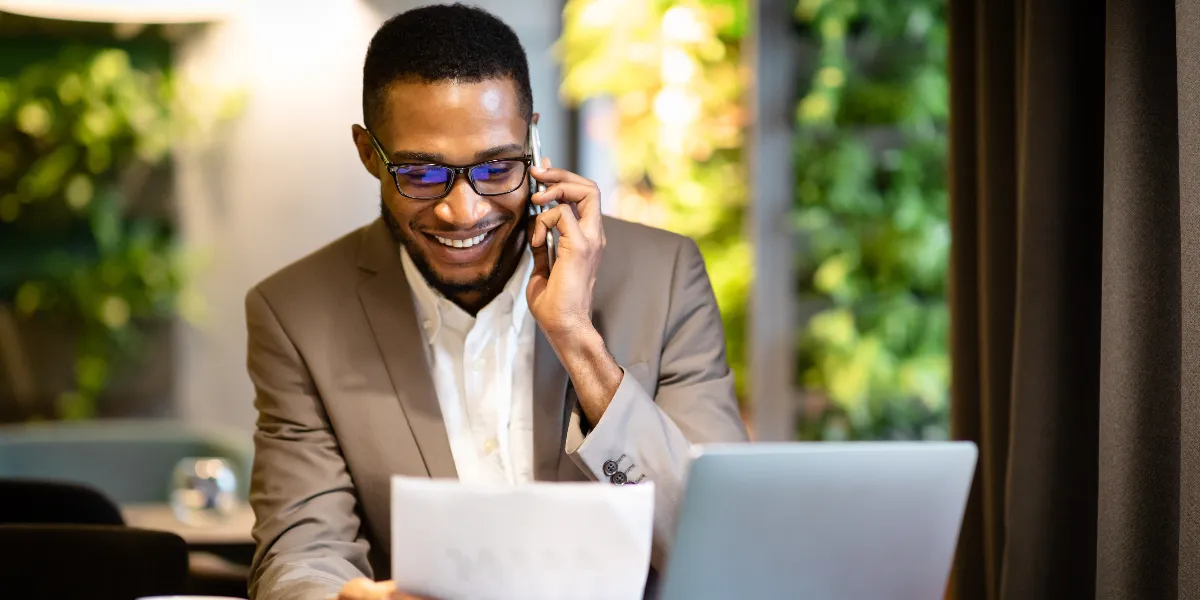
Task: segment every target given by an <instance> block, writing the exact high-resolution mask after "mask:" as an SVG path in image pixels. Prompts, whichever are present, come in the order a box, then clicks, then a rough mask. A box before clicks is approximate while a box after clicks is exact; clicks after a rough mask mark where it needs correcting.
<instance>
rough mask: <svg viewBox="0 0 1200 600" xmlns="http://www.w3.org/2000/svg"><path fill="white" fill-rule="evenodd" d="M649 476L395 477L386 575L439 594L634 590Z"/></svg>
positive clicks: (648, 521) (620, 596)
mask: <svg viewBox="0 0 1200 600" xmlns="http://www.w3.org/2000/svg"><path fill="white" fill-rule="evenodd" d="M653 521H654V484H653V483H650V482H647V483H642V484H638V485H609V484H606V483H541V482H538V483H530V484H523V485H518V486H510V485H497V486H491V485H478V484H464V483H460V482H458V481H455V480H448V479H424V478H420V479H414V478H408V477H399V476H397V477H393V478H392V578H393V579H394V580H395V581H396V587H397V588H399V589H401V590H403V591H405V592H408V593H412V594H420V595H424V596H429V597H433V598H438V599H439V600H460V599H470V600H542V599H545V600H565V599H567V598H571V599H581V600H582V599H593V598H594V599H596V600H639V599H640V598H641V597H642V593H643V588H644V587H645V584H646V574H647V570H648V569H649V568H650V540H651V536H652V531H653Z"/></svg>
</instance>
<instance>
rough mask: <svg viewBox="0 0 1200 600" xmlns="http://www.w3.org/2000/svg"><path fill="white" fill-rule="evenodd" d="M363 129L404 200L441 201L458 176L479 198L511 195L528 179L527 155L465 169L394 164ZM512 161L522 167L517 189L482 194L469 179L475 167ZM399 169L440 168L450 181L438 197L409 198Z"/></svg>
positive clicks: (528, 162)
mask: <svg viewBox="0 0 1200 600" xmlns="http://www.w3.org/2000/svg"><path fill="white" fill-rule="evenodd" d="M363 129H364V130H366V132H367V136H368V137H370V138H371V145H372V146H374V147H375V152H376V153H377V154H379V160H381V161H383V166H384V170H386V171H387V172H388V173H389V174H390V175H391V176H392V184H394V185H395V186H396V191H397V192H399V194H400V195H401V196H404V197H405V198H408V199H410V200H441V199H442V198H445V197H446V196H449V195H450V191H451V190H453V189H454V182H455V181H457V180H458V177H459V175H462V176H464V177H466V178H467V185H469V186H471V190H472V191H474V192H475V193H476V194H479V195H480V196H504V195H506V194H511V193H513V192H515V191H517V190H519V189H521V183H524V182H525V180H527V179H528V178H529V167H530V165H532V164H533V156H531V155H529V154H526V155H524V156H517V157H513V158H493V159H491V160H485V161H483V162H478V163H475V164H473V165H467V166H465V167H456V166H454V165H444V164H441V163H436V162H415V163H394V162H392V161H390V160H388V157H387V151H385V150H384V149H383V144H380V143H379V139H378V138H376V137H375V133H374V132H372V131H371V130H370V129H367V128H366V127H364V128H363ZM512 161H516V162H519V163H521V165H522V167H523V169H522V173H521V178H520V179H519V181H520V182H521V183H518V184H517V187H515V188H513V189H511V190H508V191H507V192H495V193H484V192H481V191H479V188H478V187H475V178H474V177H471V170H472V169H475V168H476V167H482V166H484V165H488V164H491V163H496V162H512ZM400 167H441V168H443V169H446V170H448V171H450V180H449V181H447V182H446V191H444V192H442V193H441V194H440V195H438V196H429V197H426V198H418V197H416V196H409V195H408V194H405V193H404V190H402V189H400V180H399V179H398V178H397V177H396V171H395V169H399V168H400Z"/></svg>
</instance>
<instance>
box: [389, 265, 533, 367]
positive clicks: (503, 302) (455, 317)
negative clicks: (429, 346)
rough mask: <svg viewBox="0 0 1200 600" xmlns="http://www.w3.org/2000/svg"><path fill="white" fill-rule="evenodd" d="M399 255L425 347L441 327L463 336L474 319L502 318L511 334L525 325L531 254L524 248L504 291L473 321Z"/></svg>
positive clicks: (531, 267) (527, 308)
mask: <svg viewBox="0 0 1200 600" xmlns="http://www.w3.org/2000/svg"><path fill="white" fill-rule="evenodd" d="M399 252H400V258H401V262H402V263H403V264H404V276H405V278H407V279H408V285H409V287H410V288H411V289H412V294H413V300H414V304H416V309H417V317H418V320H419V321H420V323H421V328H422V330H423V331H424V332H425V339H426V340H427V341H428V342H429V343H433V341H434V340H435V339H436V338H437V335H438V333H439V332H440V331H441V329H442V327H443V325H445V326H446V327H449V328H453V329H458V330H461V331H462V333H463V334H464V335H465V334H466V332H467V331H468V330H470V328H471V327H472V326H473V325H474V324H475V321H476V318H477V317H478V318H490V319H497V318H504V319H507V320H508V322H509V325H510V326H511V327H512V330H513V331H514V332H520V331H521V327H522V325H524V323H525V315H526V314H527V313H528V312H529V303H528V301H527V299H526V297H525V289H526V288H527V287H528V286H529V277H530V275H531V274H532V273H533V253H532V252H531V251H530V250H529V248H528V247H526V248H524V249H523V250H522V251H521V257H520V259H519V260H518V262H517V268H516V270H515V271H513V274H512V277H510V278H509V280H508V282H507V283H505V284H504V289H503V290H501V292H500V294H499V295H497V296H496V297H495V298H493V299H492V301H491V302H489V303H488V304H487V306H484V307H483V309H481V310H480V311H479V314H478V315H477V317H472V316H471V315H470V314H468V313H467V312H466V311H464V310H463V309H462V308H460V307H459V306H458V305H457V304H455V303H454V302H451V301H450V300H449V299H448V298H446V297H445V296H443V295H442V293H441V292H439V291H437V290H436V289H434V288H433V286H431V285H429V282H428V281H426V280H425V276H424V275H422V274H421V271H420V269H417V265H416V263H414V262H413V260H412V257H410V256H409V255H408V251H407V250H405V249H404V247H403V246H400V248H399Z"/></svg>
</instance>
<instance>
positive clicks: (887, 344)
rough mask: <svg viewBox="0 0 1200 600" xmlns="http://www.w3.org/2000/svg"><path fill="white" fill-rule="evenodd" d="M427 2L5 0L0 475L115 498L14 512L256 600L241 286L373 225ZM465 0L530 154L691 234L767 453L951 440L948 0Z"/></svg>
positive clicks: (0, 49)
mask: <svg viewBox="0 0 1200 600" xmlns="http://www.w3.org/2000/svg"><path fill="white" fill-rule="evenodd" d="M421 4H424V2H415V1H413V2H410V1H401V0H322V1H320V2H317V1H304V0H301V1H297V0H291V1H285V0H256V1H253V2H251V1H248V0H245V1H243V0H186V1H183V0H177V1H171V2H163V1H160V2H155V1H150V0H37V1H35V0H0V481H3V480H5V479H6V478H9V479H11V478H22V477H36V478H44V479H54V480H58V481H66V482H73V483H78V484H82V485H85V486H87V489H89V490H95V491H98V492H99V493H100V496H101V497H100V498H99V499H98V500H97V501H96V502H97V503H96V505H95V506H96V507H98V508H96V509H95V510H93V511H90V512H89V511H85V510H81V509H80V508H79V506H80V505H79V504H71V506H72V507H73V508H71V510H69V511H66V512H63V513H60V514H50V513H52V512H53V510H52V507H53V506H55V504H54V503H53V502H43V501H37V502H31V501H27V502H25V503H24V504H19V503H20V502H21V499H22V498H26V499H27V500H28V498H43V499H44V498H45V497H51V496H53V497H59V496H56V495H55V494H58V493H59V492H61V491H62V490H59V491H58V492H56V491H54V490H53V489H51V490H50V491H47V490H46V489H43V488H39V489H37V490H33V491H30V490H28V489H26V490H24V491H21V490H20V489H17V488H8V489H7V491H0V498H8V500H9V502H10V504H8V505H6V506H7V508H5V507H4V506H0V510H7V511H9V513H6V516H5V522H12V521H14V520H15V521H17V522H21V519H22V518H24V519H26V520H28V521H38V520H39V519H40V520H42V521H46V522H50V523H59V522H62V520H63V519H79V518H82V517H80V516H79V515H81V514H90V515H92V517H91V518H92V519H93V520H90V521H88V522H91V523H101V524H105V523H107V524H112V525H120V524H131V525H135V526H138V527H143V528H146V529H151V530H166V531H171V532H174V533H175V534H178V536H180V538H182V540H183V541H184V542H186V548H185V550H186V552H187V553H188V556H189V558H187V559H186V560H185V561H184V563H181V564H184V566H183V567H179V566H178V565H176V566H175V567H172V568H177V569H178V568H186V569H187V572H188V573H189V582H190V583H189V588H188V591H193V592H215V593H222V594H226V595H235V596H241V595H243V594H244V593H245V575H246V570H245V565H247V564H248V562H249V556H250V553H251V552H252V550H253V545H252V540H251V539H250V538H249V527H250V525H251V524H252V522H253V515H252V514H250V512H249V510H248V508H247V506H246V504H245V493H246V484H247V480H248V473H249V463H250V459H251V452H252V450H251V444H250V439H251V438H250V436H251V433H252V432H253V428H254V421H255V412H254V408H253V405H252V399H253V390H252V387H251V384H250V381H249V379H248V377H247V375H246V371H245V358H246V356H245V347H246V331H245V320H244V313H243V299H244V295H245V293H246V291H247V290H248V289H249V288H250V287H251V286H253V285H254V284H255V283H257V282H258V281H259V280H261V279H262V278H263V277H265V276H267V275H269V274H271V273H272V272H274V271H275V270H277V269H279V268H280V267H282V266H284V265H286V264H288V263H290V262H292V261H294V260H296V259H298V258H300V257H302V256H303V255H305V254H307V253H308V252H311V251H312V250H314V249H316V248H318V247H320V246H322V245H324V244H325V243H327V242H329V241H331V240H333V239H335V238H337V237H339V236H341V235H342V234H344V233H346V232H348V231H350V230H351V229H354V228H356V227H359V226H361V225H363V224H366V223H368V222H369V221H371V220H372V219H374V218H375V216H376V215H377V212H378V188H377V183H376V182H375V181H374V180H372V179H371V178H370V177H368V176H367V175H366V174H365V173H363V172H362V169H361V166H360V165H359V163H358V160H357V158H356V155H355V152H354V150H353V148H352V144H351V138H350V126H351V124H353V123H355V122H359V121H361V104H360V102H361V66H362V60H363V56H364V54H365V51H366V46H367V43H368V41H369V40H370V38H371V36H372V35H373V33H374V32H375V30H376V28H377V27H378V26H379V25H380V24H382V22H383V21H384V20H385V19H387V18H388V17H389V16H391V15H393V14H395V13H397V12H400V11H403V10H406V9H409V8H413V7H415V6H418V5H421ZM476 4H478V5H480V6H483V7H484V8H487V9H489V10H491V11H493V12H494V13H495V14H497V15H498V16H500V17H501V18H502V19H504V20H505V21H506V22H507V23H509V24H510V25H511V26H512V27H513V28H514V29H515V30H516V32H517V34H518V35H519V36H520V38H521V39H522V41H523V43H524V45H525V48H526V51H527V53H528V55H529V63H530V70H531V76H532V84H533V91H534V102H535V108H536V110H538V111H539V112H540V113H541V132H542V138H543V144H544V146H545V149H546V154H547V155H549V156H550V157H552V158H553V160H554V161H555V163H556V164H557V165H559V166H565V167H567V168H570V169H572V170H575V171H577V172H579V173H581V174H583V175H584V176H586V177H588V178H591V179H593V180H595V181H597V182H598V183H599V184H600V185H601V188H602V190H603V193H604V201H603V202H604V210H605V211H606V212H607V213H609V214H612V215H616V216H619V217H622V218H625V219H630V220H634V221H640V222H644V223H648V224H651V225H655V226H658V227H663V228H666V229H670V230H673V231H676V232H679V233H682V234H686V235H688V236H690V237H692V238H694V239H695V240H696V241H697V242H698V243H699V246H700V248H701V250H702V252H703V254H704V257H705V259H706V262H707V266H708V269H709V274H710V277H711V279H712V282H713V285H714V288H715V291H716V294H717V297H718V302H719V304H720V308H721V311H722V315H723V318H724V321H725V326H726V333H727V338H728V350H729V360H730V363H731V365H732V367H733V369H734V371H735V374H736V378H737V390H738V394H739V399H740V401H741V404H742V406H743V409H744V415H745V418H746V421H747V424H748V426H749V427H750V429H751V431H752V435H753V436H754V437H755V438H756V439H760V440H785V439H805V440H841V439H944V438H946V437H947V428H948V415H947V404H948V362H947V356H946V354H947V334H948V332H947V329H948V315H947V309H946V301H945V288H946V286H945V279H946V269H947V255H948V249H949V229H948V225H947V211H946V201H947V193H946V151H947V144H946V120H947V104H948V99H947V95H948V90H947V81H946V51H947V49H946V43H947V39H946V24H945V9H944V6H943V0H799V1H798V2H797V1H795V0H787V1H779V0H755V1H751V0H565V1H564V0H484V1H480V2H476ZM67 493H68V496H69V495H70V493H74V492H70V490H68V492H67ZM22 494H27V495H26V496H22ZM28 494H32V495H28ZM38 494H49V496H39V495H38ZM85 495H86V494H85ZM33 505H37V506H41V507H43V508H45V507H51V508H46V511H49V512H47V513H46V514H39V515H33V516H29V515H26V516H25V517H20V516H17V517H14V516H13V514H12V513H11V511H13V510H18V508H14V507H28V506H33ZM106 507H107V508H106ZM71 522H74V521H71ZM75 534H77V532H71V535H75ZM2 537H3V536H2V535H0V538H2ZM38 539H42V538H38ZM175 541H177V540H176V538H171V539H168V540H166V542H164V543H168V544H170V543H175ZM84 546H85V545H80V544H73V545H71V546H70V547H84ZM61 548H62V546H61V545H57V546H55V552H59V551H61ZM154 554H155V555H156V556H159V557H161V556H167V555H170V552H167V551H162V550H156V551H154ZM127 563H128V561H126V563H123V564H127ZM87 564H89V565H96V566H97V572H96V573H95V574H94V576H96V577H106V576H113V575H112V574H113V573H115V572H117V571H118V570H119V569H120V568H122V567H121V566H120V565H115V566H114V565H98V564H97V563H96V562H95V561H89V562H87ZM101 567H103V568H101ZM158 571H159V572H162V573H169V572H171V568H166V567H164V568H162V569H159V570H158ZM125 580H129V581H134V580H140V579H139V578H137V577H129V578H125ZM114 581H118V579H114ZM119 581H124V580H119ZM163 585H164V586H165V587H163V589H164V590H167V591H177V590H175V589H174V588H172V587H171V586H170V585H169V584H163ZM145 591H146V590H140V591H137V593H142V592H145ZM150 591H153V590H150Z"/></svg>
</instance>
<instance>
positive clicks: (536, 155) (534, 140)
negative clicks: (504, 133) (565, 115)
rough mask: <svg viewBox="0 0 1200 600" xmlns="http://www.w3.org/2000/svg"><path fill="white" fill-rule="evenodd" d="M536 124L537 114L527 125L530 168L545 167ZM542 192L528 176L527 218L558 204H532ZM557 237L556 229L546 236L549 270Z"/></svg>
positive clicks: (543, 187) (535, 181)
mask: <svg viewBox="0 0 1200 600" xmlns="http://www.w3.org/2000/svg"><path fill="white" fill-rule="evenodd" d="M537 122H538V115H537V113H534V115H533V119H532V120H530V123H529V152H530V154H531V155H532V156H533V162H532V166H534V167H543V166H545V165H543V164H542V140H541V137H539V136H538V128H537ZM544 191H546V184H544V183H542V182H540V181H538V180H536V179H534V178H533V175H530V176H529V193H530V201H529V204H528V205H529V216H531V217H537V216H538V215H540V214H542V213H543V212H546V211H547V210H550V209H551V208H554V207H555V206H557V205H558V202H550V203H548V204H545V205H538V204H534V203H533V201H532V195H533V194H535V193H540V192H544ZM557 236H558V229H557V228H554V229H551V230H550V231H549V232H547V234H546V259H547V261H548V263H549V265H550V268H551V269H553V268H554V259H555V254H556V251H557V249H558V237H557Z"/></svg>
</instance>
